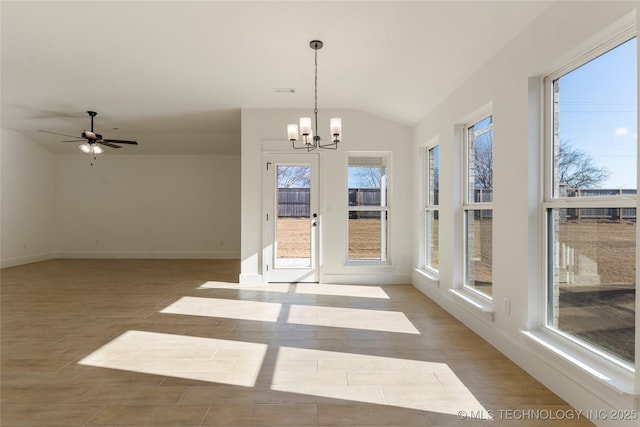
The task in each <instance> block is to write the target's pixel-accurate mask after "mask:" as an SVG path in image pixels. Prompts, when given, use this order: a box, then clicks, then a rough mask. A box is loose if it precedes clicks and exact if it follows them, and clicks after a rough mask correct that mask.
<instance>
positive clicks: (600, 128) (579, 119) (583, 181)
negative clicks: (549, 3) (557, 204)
mask: <svg viewBox="0 0 640 427" xmlns="http://www.w3.org/2000/svg"><path fill="white" fill-rule="evenodd" d="M636 56H637V48H636V39H632V40H629V41H628V42H626V43H624V44H622V45H620V46H618V47H616V48H615V49H613V50H610V51H609V52H607V53H605V54H604V55H602V56H599V57H597V58H595V59H594V60H592V61H590V62H588V63H586V64H584V65H583V66H581V67H579V68H576V69H575V70H573V71H571V72H569V73H567V74H565V75H564V76H562V77H560V78H559V79H557V80H555V81H554V82H553V120H554V126H553V130H554V131H553V147H554V165H553V166H554V171H553V182H554V192H553V195H554V197H576V196H578V195H579V196H582V197H589V196H599V195H608V192H610V191H614V190H615V191H619V190H620V189H625V190H626V189H633V190H635V189H636V188H637V184H636V181H637V176H636V151H637V143H638V126H637V112H638V106H637V65H636V63H637V61H636ZM585 189H593V191H583V190H585Z"/></svg>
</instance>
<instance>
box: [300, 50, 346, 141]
mask: <svg viewBox="0 0 640 427" xmlns="http://www.w3.org/2000/svg"><path fill="white" fill-rule="evenodd" d="M322 45H323V43H322V42H321V41H320V40H312V41H311V42H310V43H309V46H310V47H311V49H313V50H314V51H315V84H314V87H315V93H314V99H315V104H314V109H313V114H314V119H315V135H314V129H313V128H312V123H311V117H301V118H300V129H299V132H300V133H299V134H298V125H296V124H290V125H288V126H287V134H288V136H289V141H291V144H292V146H293V148H294V149H296V150H298V149H306V150H307V151H312V150H315V149H316V148H318V147H319V148H326V149H328V150H337V149H338V142H340V136H341V134H342V119H340V118H339V117H334V118H332V119H331V120H329V127H330V129H331V142H330V143H328V144H322V143H321V142H320V141H321V139H320V136H319V135H318V50H319V49H322ZM299 136H302V145H296V142H298V137H299Z"/></svg>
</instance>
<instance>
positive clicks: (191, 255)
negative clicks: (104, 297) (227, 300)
mask: <svg viewBox="0 0 640 427" xmlns="http://www.w3.org/2000/svg"><path fill="white" fill-rule="evenodd" d="M57 258H92V259H93V258H112V259H123V258H131V259H238V258H240V253H239V252H188V251H184V252H157V251H150V252H145V251H140V252H120V251H113V252H58V254H57Z"/></svg>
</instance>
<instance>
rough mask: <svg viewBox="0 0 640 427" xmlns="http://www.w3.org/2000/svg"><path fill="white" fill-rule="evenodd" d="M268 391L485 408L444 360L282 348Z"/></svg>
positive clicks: (454, 410) (446, 408)
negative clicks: (426, 360)
mask: <svg viewBox="0 0 640 427" xmlns="http://www.w3.org/2000/svg"><path fill="white" fill-rule="evenodd" d="M271 389H272V390H279V391H286V392H290V393H301V394H307V395H313V396H321V397H327V398H331V399H343V400H350V401H356V402H365V403H376V404H381V405H391V406H398V407H402V408H409V409H418V410H424V411H432V412H439V413H443V414H450V415H457V414H458V413H459V411H461V410H464V411H467V413H474V414H481V415H483V416H484V417H485V418H488V413H487V411H486V410H485V408H484V407H483V406H482V405H481V404H480V402H478V400H477V399H476V398H475V397H474V396H473V394H472V393H471V391H469V389H468V388H467V387H465V385H464V384H463V383H462V381H460V379H459V378H458V377H457V376H456V375H455V373H454V372H453V371H452V370H451V368H449V366H448V365H447V364H445V363H435V362H424V361H419V360H409V359H400V358H393V357H380V356H370V355H365V354H355V353H342V352H336V351H326V350H313V349H305V348H294V347H280V348H279V349H278V357H277V359H276V363H275V366H274V371H273V377H272V382H271Z"/></svg>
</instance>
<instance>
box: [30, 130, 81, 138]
mask: <svg viewBox="0 0 640 427" xmlns="http://www.w3.org/2000/svg"><path fill="white" fill-rule="evenodd" d="M38 132H44V133H50V134H53V135H60V136H68V137H69V138H78V137H77V136H74V135H67V134H65V133H58V132H51V131H48V130H40V129H38Z"/></svg>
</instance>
